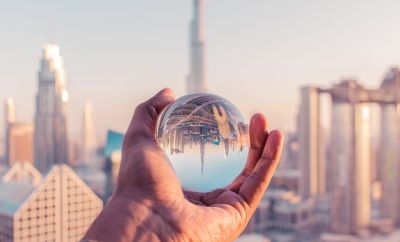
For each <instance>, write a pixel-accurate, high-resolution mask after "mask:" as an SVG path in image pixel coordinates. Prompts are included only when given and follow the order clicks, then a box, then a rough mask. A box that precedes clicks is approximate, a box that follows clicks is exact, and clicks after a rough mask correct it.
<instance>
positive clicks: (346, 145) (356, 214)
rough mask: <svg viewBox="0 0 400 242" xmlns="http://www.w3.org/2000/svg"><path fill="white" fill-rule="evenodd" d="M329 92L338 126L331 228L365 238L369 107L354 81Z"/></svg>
mask: <svg viewBox="0 0 400 242" xmlns="http://www.w3.org/2000/svg"><path fill="white" fill-rule="evenodd" d="M330 92H331V95H332V124H334V125H335V128H332V129H331V146H332V157H331V160H330V161H331V162H332V163H333V164H334V165H333V166H331V169H332V170H331V171H330V172H333V174H334V175H333V177H332V178H333V179H332V181H330V182H332V183H333V187H332V194H331V219H330V220H331V227H332V230H333V231H334V232H336V233H352V234H362V233H364V231H365V229H366V228H367V226H368V224H369V222H370V217H371V195H370V192H371V191H370V186H371V178H370V169H371V160H370V157H371V155H370V148H371V143H370V142H371V141H370V107H369V103H367V102H365V101H366V100H364V99H361V98H362V97H364V96H365V93H366V92H365V89H364V88H363V87H362V86H360V85H359V84H358V83H357V82H356V81H354V80H348V81H347V80H346V81H343V82H341V83H340V84H338V85H335V86H334V87H333V88H332V89H331V91H330ZM360 97H361V98H360ZM336 127H337V128H336Z"/></svg>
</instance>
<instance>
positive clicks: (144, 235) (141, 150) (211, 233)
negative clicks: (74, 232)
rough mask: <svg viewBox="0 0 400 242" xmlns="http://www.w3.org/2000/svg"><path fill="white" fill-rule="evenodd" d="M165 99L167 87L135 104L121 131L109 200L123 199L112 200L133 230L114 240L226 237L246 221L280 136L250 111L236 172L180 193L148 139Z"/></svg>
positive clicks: (163, 158)
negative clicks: (129, 217)
mask: <svg viewBox="0 0 400 242" xmlns="http://www.w3.org/2000/svg"><path fill="white" fill-rule="evenodd" d="M171 101H173V94H172V91H170V90H169V89H165V90H163V91H161V92H160V93H158V94H157V95H156V96H155V97H153V98H152V99H150V100H148V101H147V102H145V103H143V104H141V105H139V106H138V108H137V109H136V110H135V114H134V116H133V118H132V121H131V124H130V126H129V129H128V131H127V133H126V135H125V140H124V147H123V154H122V163H121V168H120V173H119V175H118V182H117V188H116V191H115V193H114V195H113V198H112V200H118V201H121V200H122V201H126V202H122V203H121V202H114V204H117V203H118V204H119V205H117V206H116V207H121V206H125V204H127V203H128V204H129V205H128V206H127V207H129V206H130V207H132V208H134V210H135V213H134V219H135V220H136V223H134V224H135V225H130V227H135V228H132V229H134V231H133V232H132V231H130V232H126V236H125V237H123V236H121V237H120V240H119V241H132V240H133V241H139V240H143V241H149V240H158V241H232V240H234V239H235V238H236V237H237V236H238V235H239V234H240V233H241V232H242V231H243V229H244V228H245V226H246V225H247V223H248V221H249V219H250V217H251V215H252V214H253V213H254V211H255V209H256V207H257V205H258V203H259V202H260V200H261V198H262V195H263V193H264V191H265V189H266V188H267V186H268V183H269V181H270V179H271V177H272V175H273V173H274V171H275V169H276V167H277V164H278V161H279V158H280V153H281V150H282V142H283V136H282V134H281V133H280V132H278V131H272V132H270V133H268V132H267V131H266V129H267V122H266V120H265V118H264V116H263V115H261V114H256V115H254V116H253V118H252V120H251V123H250V146H251V147H250V151H249V155H248V158H247V163H246V165H245V168H244V170H243V171H242V173H241V174H240V175H239V176H238V177H237V178H236V179H235V180H234V181H233V182H232V183H231V184H230V185H229V186H228V187H226V188H223V189H217V190H214V191H212V192H208V193H199V192H191V191H183V190H182V188H181V184H180V182H179V180H178V178H177V177H176V175H175V173H174V171H173V169H172V167H171V165H170V162H169V160H168V158H167V156H166V154H165V153H164V151H163V150H162V149H161V148H160V147H159V145H158V144H157V142H156V141H155V138H154V130H155V123H156V120H157V117H158V114H159V113H160V112H161V110H162V109H163V108H164V107H165V106H166V105H167V104H168V103H170V102H171ZM112 203H113V202H112V201H111V202H110V203H109V204H110V205H109V206H110V207H111V205H112ZM132 204H134V205H132ZM114 207H115V206H114ZM109 210H112V209H111V208H110V209H109ZM131 210H132V209H130V210H129V209H128V210H126V211H128V213H129V212H130V211H131ZM99 217H101V215H100V216H99ZM103 217H104V216H103ZM98 220H99V219H98ZM126 224H129V222H125V223H123V225H124V226H125V225H126ZM126 226H128V225H126ZM92 227H94V226H92ZM99 227H100V226H99ZM140 228H142V229H140ZM127 229H128V228H127ZM91 230H94V229H91ZM91 230H89V232H88V234H89V235H90V234H91V233H90V232H91ZM87 237H90V236H87ZM114 241H117V240H114Z"/></svg>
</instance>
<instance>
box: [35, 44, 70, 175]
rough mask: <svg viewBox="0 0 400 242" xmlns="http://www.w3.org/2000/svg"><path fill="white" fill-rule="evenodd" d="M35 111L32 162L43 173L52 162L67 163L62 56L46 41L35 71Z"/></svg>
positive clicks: (65, 95) (65, 98)
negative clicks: (36, 82)
mask: <svg viewBox="0 0 400 242" xmlns="http://www.w3.org/2000/svg"><path fill="white" fill-rule="evenodd" d="M38 79H39V82H38V92H37V95H36V113H35V147H34V153H35V165H36V167H37V168H38V169H39V171H40V172H42V173H44V172H46V171H47V170H49V168H50V167H51V166H52V164H54V163H65V162H68V152H67V147H68V139H67V120H66V103H67V101H68V93H67V91H66V89H65V72H64V64H63V59H62V57H61V56H60V49H59V47H58V46H57V45H54V44H46V45H45V47H44V49H43V57H42V59H41V62H40V70H39V74H38Z"/></svg>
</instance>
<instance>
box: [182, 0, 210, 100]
mask: <svg viewBox="0 0 400 242" xmlns="http://www.w3.org/2000/svg"><path fill="white" fill-rule="evenodd" d="M193 10H194V11H193V15H194V16H193V20H192V21H191V23H190V73H189V74H188V76H187V87H186V88H187V92H188V93H195V92H206V91H207V80H206V61H205V59H206V58H205V41H204V0H194V6H193Z"/></svg>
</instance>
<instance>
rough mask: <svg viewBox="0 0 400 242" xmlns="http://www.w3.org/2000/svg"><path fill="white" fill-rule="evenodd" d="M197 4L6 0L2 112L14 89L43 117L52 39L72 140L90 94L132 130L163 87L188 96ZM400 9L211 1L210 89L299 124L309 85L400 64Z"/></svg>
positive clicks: (101, 113) (98, 108)
mask: <svg viewBox="0 0 400 242" xmlns="http://www.w3.org/2000/svg"><path fill="white" fill-rule="evenodd" d="M191 4H192V1H186V2H185V3H184V4H182V2H180V1H177V0H172V1H169V2H168V3H166V2H163V1H157V2H149V1H137V2H134V3H133V2H124V1H115V2H113V3H110V2H106V1H85V2H65V3H62V4H61V3H56V2H52V1H49V0H47V1H43V2H41V4H37V3H34V2H26V1H19V0H17V1H12V2H7V3H3V4H2V5H3V6H2V7H1V8H0V16H2V20H3V21H0V34H1V35H2V36H6V38H3V39H1V40H0V51H1V53H2V55H1V56H0V80H1V82H2V83H3V85H2V88H1V90H0V102H1V106H0V113H2V114H3V113H4V101H5V99H6V98H7V97H8V96H12V97H13V98H14V100H15V105H16V110H17V120H18V121H22V122H33V114H34V111H35V109H34V98H35V94H36V92H37V81H38V80H37V72H38V70H39V60H40V57H41V52H42V46H43V45H44V44H45V43H47V42H51V43H55V44H57V45H58V46H60V50H61V55H62V57H63V59H64V63H65V69H66V88H67V90H68V92H69V95H70V98H69V103H68V106H69V131H70V132H69V133H70V135H71V136H72V138H73V139H76V138H77V137H78V135H79V132H80V123H81V118H82V115H83V114H82V112H83V105H84V102H85V101H86V100H88V101H91V102H92V103H93V109H94V115H95V127H96V133H97V134H98V135H100V136H105V134H106V130H107V129H112V130H117V131H120V132H124V131H125V130H126V127H127V126H128V124H129V121H130V118H131V116H132V113H133V110H134V109H135V106H136V105H137V104H139V103H140V102H141V101H145V100H146V99H148V98H150V97H151V96H152V95H153V94H154V93H156V92H157V91H158V90H159V89H161V88H163V87H167V86H168V87H171V88H172V89H174V91H175V92H176V95H177V97H179V96H182V95H183V94H184V88H185V78H186V74H187V73H188V71H189V65H188V62H189V57H188V51H189V22H190V20H191V18H192V12H191V9H192V8H191ZM155 6H157V7H155ZM228 7H229V11H227V10H226V9H227V8H228ZM399 7H400V2H397V1H387V2H385V4H380V3H378V2H372V1H371V2H369V1H367V2H366V1H361V0H356V1H353V2H351V3H348V2H346V1H336V2H331V3H321V2H317V1H313V2H312V3H309V4H308V5H306V4H304V3H303V4H301V3H289V2H285V1H284V2H279V3H272V2H271V3H270V2H259V3H252V4H244V3H237V2H235V3H233V2H231V1H227V0H222V1H218V2H212V1H206V11H205V22H206V24H205V39H206V45H207V54H206V56H207V79H208V83H209V87H210V92H212V93H215V94H218V95H221V96H224V97H225V98H227V99H228V100H230V101H231V102H233V103H234V104H235V105H236V106H238V108H239V110H241V111H242V113H243V114H244V116H245V117H246V118H247V119H249V118H250V116H251V114H252V113H254V112H262V113H264V114H265V115H266V116H267V117H268V118H269V121H270V126H271V128H274V129H275V128H279V129H283V130H284V131H293V130H294V129H295V123H296V115H297V109H298V105H299V103H298V100H299V97H298V88H299V87H300V86H303V85H307V84H316V85H319V86H330V85H331V84H333V83H335V82H339V81H340V80H341V79H342V78H343V77H350V78H355V79H357V80H359V81H360V83H362V84H363V85H365V86H367V87H376V86H378V85H379V84H380V82H381V80H382V78H383V76H384V75H385V73H386V72H387V71H388V70H389V69H390V68H391V67H392V66H396V65H398V64H400V44H398V43H397V40H398V39H400V38H399V37H400V33H397V32H396V31H393V30H394V29H396V26H398V25H399V24H400V16H399V15H398V14H397V11H396V9H399ZM27 40H29V41H27ZM1 120H2V121H1V122H0V131H1V132H2V133H3V130H4V122H3V118H2V119H1Z"/></svg>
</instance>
